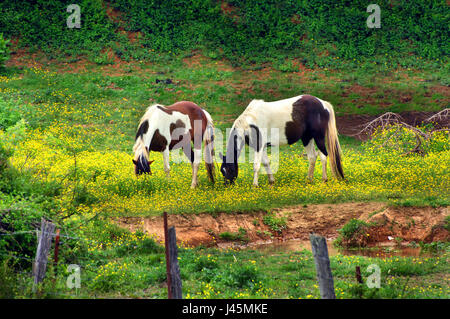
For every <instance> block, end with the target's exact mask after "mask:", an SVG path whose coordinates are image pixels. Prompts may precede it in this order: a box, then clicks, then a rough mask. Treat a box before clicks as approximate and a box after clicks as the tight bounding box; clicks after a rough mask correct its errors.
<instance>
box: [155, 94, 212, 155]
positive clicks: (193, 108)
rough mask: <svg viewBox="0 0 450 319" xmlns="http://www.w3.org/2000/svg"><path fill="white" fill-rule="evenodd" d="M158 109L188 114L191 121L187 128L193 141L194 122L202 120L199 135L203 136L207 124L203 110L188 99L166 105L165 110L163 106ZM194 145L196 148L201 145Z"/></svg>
mask: <svg viewBox="0 0 450 319" xmlns="http://www.w3.org/2000/svg"><path fill="white" fill-rule="evenodd" d="M160 109H161V110H163V111H164V112H166V113H167V114H172V112H173V111H176V112H180V113H183V114H186V115H187V116H189V119H190V121H191V129H190V130H189V133H190V134H191V141H194V122H195V121H202V127H201V136H202V137H203V134H204V132H205V130H206V126H207V125H208V119H207V118H206V115H205V113H204V112H203V110H202V109H201V108H200V107H199V106H198V105H197V104H195V103H193V102H189V101H180V102H177V103H174V104H172V105H170V106H166V107H165V110H164V109H163V108H160ZM169 112H170V113H169ZM195 147H196V148H198V147H201V145H200V146H198V145H197V146H195Z"/></svg>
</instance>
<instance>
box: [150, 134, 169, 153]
mask: <svg viewBox="0 0 450 319" xmlns="http://www.w3.org/2000/svg"><path fill="white" fill-rule="evenodd" d="M166 147H167V139H166V138H165V137H164V136H162V135H161V134H160V133H159V129H157V130H156V131H155V133H154V134H153V137H152V141H151V142H150V151H154V152H163V151H164V150H165V149H166Z"/></svg>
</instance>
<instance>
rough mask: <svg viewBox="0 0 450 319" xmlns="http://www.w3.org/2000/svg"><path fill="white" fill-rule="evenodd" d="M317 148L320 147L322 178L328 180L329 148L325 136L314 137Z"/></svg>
mask: <svg viewBox="0 0 450 319" xmlns="http://www.w3.org/2000/svg"><path fill="white" fill-rule="evenodd" d="M314 141H315V142H316V145H317V148H318V149H319V156H320V162H321V163H322V180H323V181H324V182H326V181H327V180H328V178H327V155H328V152H327V149H326V147H325V138H324V137H321V138H314Z"/></svg>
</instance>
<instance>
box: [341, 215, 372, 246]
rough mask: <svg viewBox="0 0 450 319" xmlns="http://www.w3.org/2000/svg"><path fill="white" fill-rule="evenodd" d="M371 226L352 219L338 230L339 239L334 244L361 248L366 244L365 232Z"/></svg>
mask: <svg viewBox="0 0 450 319" xmlns="http://www.w3.org/2000/svg"><path fill="white" fill-rule="evenodd" d="M371 226H373V225H372V224H369V223H366V222H364V221H362V220H359V219H356V218H352V219H350V221H349V222H348V223H347V224H345V225H344V226H343V227H342V228H341V229H338V232H339V237H338V238H337V239H336V241H335V244H337V245H340V246H344V247H363V246H366V244H367V243H368V236H367V235H368V234H367V230H368V229H369V227H371Z"/></svg>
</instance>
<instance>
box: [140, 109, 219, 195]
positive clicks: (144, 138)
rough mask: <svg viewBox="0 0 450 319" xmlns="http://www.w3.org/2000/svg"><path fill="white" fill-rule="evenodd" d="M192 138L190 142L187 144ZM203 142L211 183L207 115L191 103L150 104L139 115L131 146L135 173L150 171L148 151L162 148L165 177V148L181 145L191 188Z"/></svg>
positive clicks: (211, 151)
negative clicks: (189, 173)
mask: <svg viewBox="0 0 450 319" xmlns="http://www.w3.org/2000/svg"><path fill="white" fill-rule="evenodd" d="M191 142H192V144H193V145H192V144H191ZM202 142H203V143H204V144H205V166H206V170H207V173H208V177H209V179H210V180H211V181H212V182H213V183H214V162H213V160H214V126H213V121H212V118H211V115H210V114H209V113H208V112H207V111H205V110H203V109H202V108H200V107H199V106H198V105H196V104H195V103H192V102H189V101H181V102H177V103H175V104H173V105H170V106H163V105H158V104H156V105H152V106H150V107H149V108H148V109H147V111H146V112H145V114H144V116H143V117H142V119H141V121H140V123H139V127H138V130H137V133H136V140H135V144H134V147H133V152H134V159H133V163H134V166H135V173H136V175H141V174H144V173H146V174H150V175H151V169H150V165H151V163H152V162H153V161H150V160H149V153H150V151H154V152H162V153H163V160H164V171H165V172H166V174H167V176H168V177H169V172H170V166H169V151H171V150H175V149H179V148H183V151H184V154H185V155H186V157H187V158H188V159H189V161H190V162H191V165H192V184H191V188H195V187H196V186H197V173H198V167H199V165H200V161H201V159H202Z"/></svg>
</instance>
